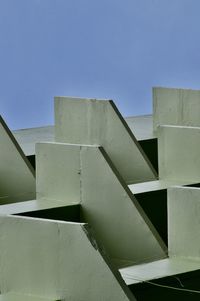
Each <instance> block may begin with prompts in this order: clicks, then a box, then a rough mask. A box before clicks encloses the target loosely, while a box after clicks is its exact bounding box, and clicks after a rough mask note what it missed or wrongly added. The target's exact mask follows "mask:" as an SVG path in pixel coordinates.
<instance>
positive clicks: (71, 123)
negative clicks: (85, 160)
mask: <svg viewBox="0 0 200 301" xmlns="http://www.w3.org/2000/svg"><path fill="white" fill-rule="evenodd" d="M55 141H57V142H66V143H72V144H87V145H101V146H103V147H104V149H105V151H106V152H107V154H108V155H109V157H110V159H111V160H112V162H113V163H114V165H115V166H116V168H117V169H118V171H119V172H120V174H121V176H122V177H123V178H124V180H125V182H126V183H127V184H132V183H138V182H145V181H151V180H155V179H156V178H157V173H156V171H155V170H154V168H153V166H152V165H151V163H150V161H149V160H148V158H147V157H146V155H145V153H144V152H143V150H142V148H141V146H140V145H139V143H138V142H137V140H136V138H135V136H134V135H133V133H132V131H131V130H130V128H129V127H128V125H127V123H126V122H125V120H124V118H123V117H122V116H121V114H120V113H119V111H118V110H117V108H116V106H115V104H114V102H113V101H109V100H108V101H106V100H96V99H84V98H70V97H55Z"/></svg>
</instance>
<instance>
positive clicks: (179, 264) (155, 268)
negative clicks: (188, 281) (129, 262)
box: [119, 257, 200, 285]
mask: <svg viewBox="0 0 200 301" xmlns="http://www.w3.org/2000/svg"><path fill="white" fill-rule="evenodd" d="M199 269H200V260H192V259H188V258H177V257H176V258H175V257H174V258H166V259H161V260H158V261H154V262H149V263H146V264H140V265H134V266H129V267H126V268H123V269H120V270H119V272H120V274H121V276H122V278H123V279H124V281H125V283H126V284H127V285H132V284H136V283H141V282H145V281H150V280H155V279H159V278H164V277H168V276H172V275H177V274H182V273H187V272H191V271H196V270H199Z"/></svg>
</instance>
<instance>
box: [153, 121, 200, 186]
mask: <svg viewBox="0 0 200 301" xmlns="http://www.w3.org/2000/svg"><path fill="white" fill-rule="evenodd" d="M199 154H200V128H195V127H178V126H160V127H159V128H158V161H159V177H160V179H161V180H178V181H179V183H180V181H183V182H186V181H187V182H188V184H190V183H197V182H199V181H200V156H199Z"/></svg>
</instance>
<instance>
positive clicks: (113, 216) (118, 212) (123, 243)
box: [36, 143, 166, 267]
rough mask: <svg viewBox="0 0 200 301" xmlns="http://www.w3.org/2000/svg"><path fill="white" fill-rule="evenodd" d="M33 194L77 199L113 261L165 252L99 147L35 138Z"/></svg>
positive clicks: (151, 257)
mask: <svg viewBox="0 0 200 301" xmlns="http://www.w3.org/2000/svg"><path fill="white" fill-rule="evenodd" d="M36 158H37V166H38V168H37V173H36V178H37V199H38V200H41V201H43V202H45V201H46V200H52V201H55V200H58V201H61V202H62V203H63V202H65V203H66V204H78V203H79V204H81V206H82V208H83V215H84V219H85V220H86V221H87V222H88V223H89V224H90V225H92V227H93V229H94V231H95V233H96V235H97V239H98V240H99V241H100V242H102V244H103V245H104V247H105V249H106V251H107V253H108V254H109V256H110V258H112V260H113V261H114V262H115V264H116V265H117V266H118V267H122V266H124V265H127V264H130V263H131V262H132V263H139V262H145V261H151V260H156V259H160V258H164V257H166V247H165V246H164V243H163V241H162V239H161V238H160V237H159V235H158V233H157V231H156V230H155V228H154V227H153V225H152V224H151V222H150V221H149V219H148V218H147V216H146V215H145V213H144V212H143V210H142V208H141V207H140V205H139V204H138V202H137V200H136V199H135V198H134V195H133V194H132V193H131V192H130V190H129V188H128V186H127V185H126V183H125V182H124V181H123V179H122V178H121V177H120V175H119V173H118V171H117V170H116V169H115V167H114V165H113V164H112V162H111V161H110V159H109V157H108V155H107V154H106V152H105V151H104V149H103V148H102V147H97V146H96V147H95V146H83V145H82V146H81V145H72V144H71V145H70V144H64V143H63V144H62V143H39V144H37V147H36Z"/></svg>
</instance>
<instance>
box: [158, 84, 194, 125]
mask: <svg viewBox="0 0 200 301" xmlns="http://www.w3.org/2000/svg"><path fill="white" fill-rule="evenodd" d="M162 124H165V125H182V126H200V90H188V89H169V88H153V126H154V131H156V129H157V126H158V125H162Z"/></svg>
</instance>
